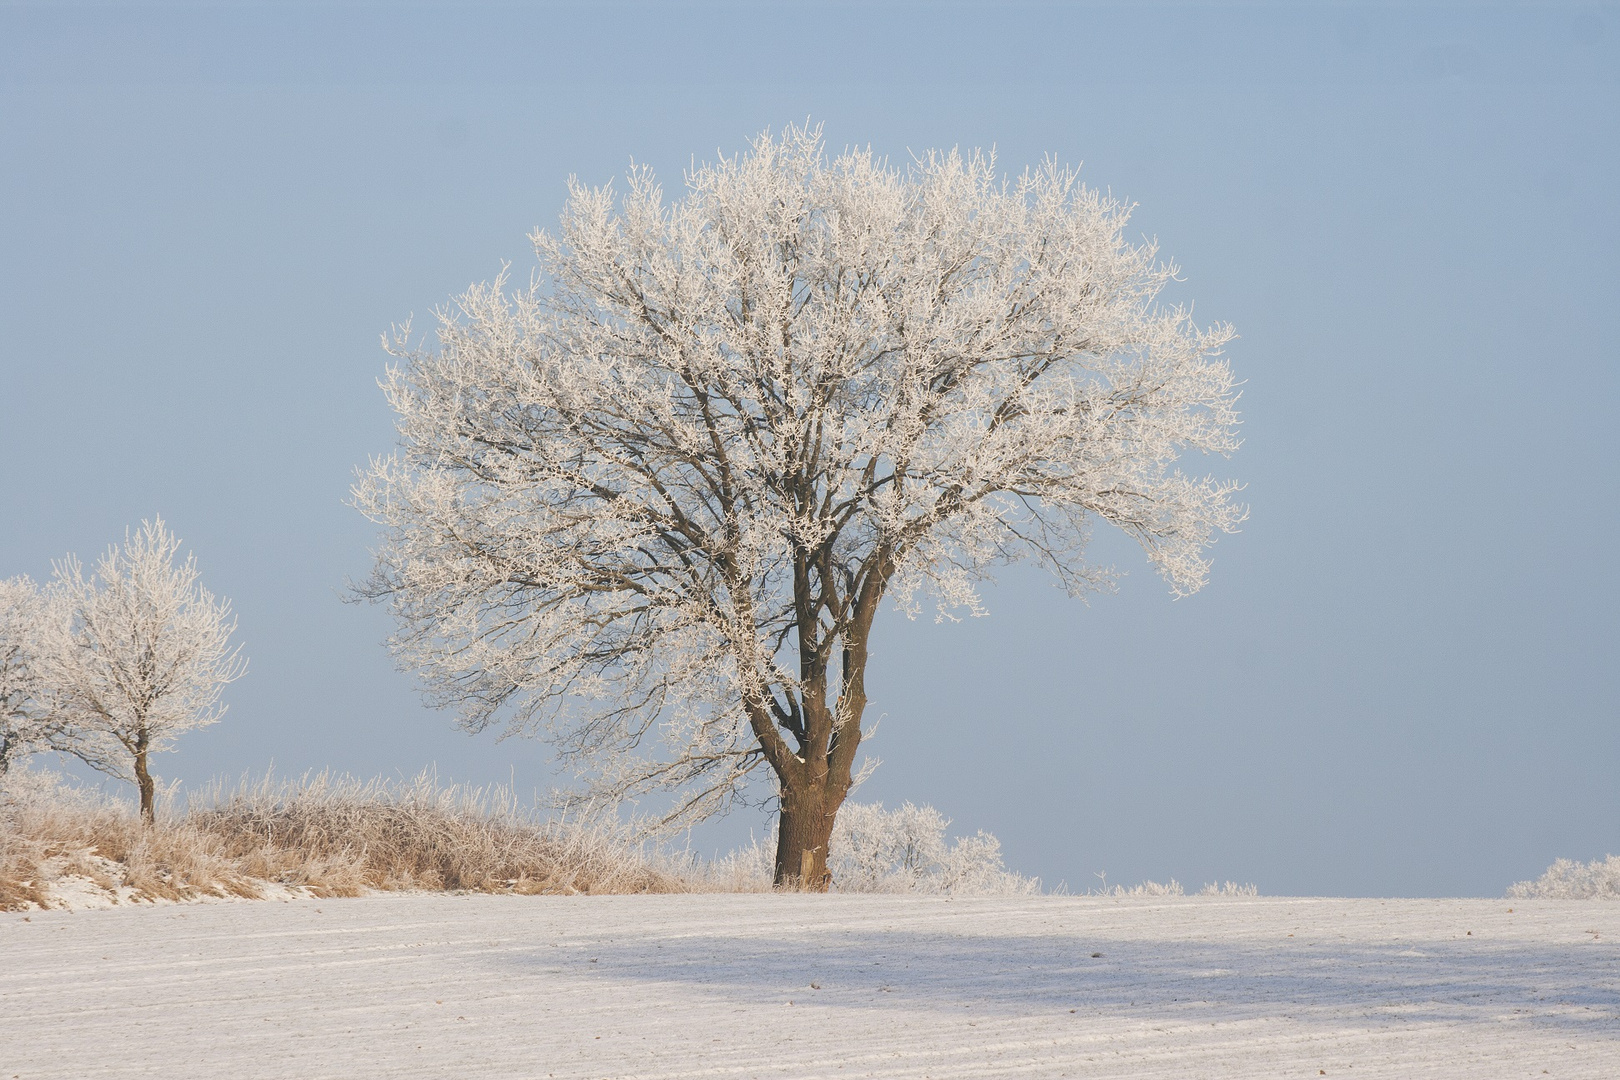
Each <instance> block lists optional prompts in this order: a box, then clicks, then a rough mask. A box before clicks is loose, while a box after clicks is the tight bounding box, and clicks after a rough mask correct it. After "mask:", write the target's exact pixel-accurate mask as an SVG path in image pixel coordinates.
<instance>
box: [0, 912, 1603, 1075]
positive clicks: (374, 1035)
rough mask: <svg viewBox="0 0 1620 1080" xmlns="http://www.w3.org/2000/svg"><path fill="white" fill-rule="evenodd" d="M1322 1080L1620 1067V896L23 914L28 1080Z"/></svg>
mask: <svg viewBox="0 0 1620 1080" xmlns="http://www.w3.org/2000/svg"><path fill="white" fill-rule="evenodd" d="M1509 908H1512V909H1513V910H1512V911H1511V912H1510V911H1509ZM1099 954H1100V955H1099ZM1323 1075H1326V1076H1339V1077H1400V1078H1410V1077H1422V1076H1435V1077H1441V1076H1444V1077H1469V1078H1485V1077H1519V1076H1523V1077H1539V1076H1543V1075H1547V1076H1553V1077H1593V1078H1604V1080H1612V1078H1615V1077H1620V904H1617V903H1615V902H1613V901H1601V900H1585V901H1553V900H1530V901H1526V900H1516V901H1515V900H1330V899H1274V898H1260V899H1254V898H1220V899H1176V900H1167V901H1166V900H1143V899H1102V898H1092V897H1021V898H1017V899H984V900H965V899H956V900H946V899H942V898H938V897H927V898H924V897H916V896H802V895H769V894H766V895H709V896H702V895H676V896H607V897H504V896H488V895H468V896H447V895H430V894H408V895H379V896H372V897H366V898H363V899H357V900H295V901H291V902H257V903H254V902H238V903H217V904H190V905H162V906H145V905H143V906H139V907H134V908H129V907H121V908H118V909H114V910H106V911H80V912H67V911H34V912H31V913H29V914H28V915H26V916H25V915H23V914H21V913H13V914H0V1080H6V1078H15V1080H43V1078H46V1077H64V1078H67V1077H71V1078H74V1080H77V1078H81V1077H92V1076H94V1077H101V1076H114V1077H117V1076H163V1077H166V1078H181V1077H207V1078H210V1080H217V1078H227V1077H229V1078H237V1077H277V1078H284V1077H297V1078H300V1080H307V1078H313V1077H345V1078H348V1077H392V1076H411V1077H525V1078H528V1077H548V1076H549V1077H611V1078H621V1077H754V1076H761V1077H854V1076H885V1077H997V1076H1039V1077H1060V1076H1076V1077H1079V1076H1096V1077H1103V1076H1106V1077H1150V1076H1151V1077H1177V1078H1187V1077H1232V1078H1240V1077H1241V1078H1243V1080H1253V1078H1258V1077H1319V1076H1323Z"/></svg>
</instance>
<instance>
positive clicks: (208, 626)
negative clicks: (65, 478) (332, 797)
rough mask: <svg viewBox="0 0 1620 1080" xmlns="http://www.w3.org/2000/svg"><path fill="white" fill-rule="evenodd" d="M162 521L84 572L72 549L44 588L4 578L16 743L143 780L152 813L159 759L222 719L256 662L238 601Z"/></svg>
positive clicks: (5, 656)
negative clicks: (232, 688)
mask: <svg viewBox="0 0 1620 1080" xmlns="http://www.w3.org/2000/svg"><path fill="white" fill-rule="evenodd" d="M179 550H180V541H179V540H178V539H177V538H176V537H175V536H174V535H173V534H171V533H170V532H169V531H168V529H167V527H166V526H165V525H164V524H163V520H162V519H161V518H158V519H157V520H156V521H148V522H142V523H141V527H140V529H138V530H136V531H134V532H132V533H129V534H127V535H126V536H125V539H124V545H123V547H121V548H120V547H117V546H113V547H110V548H108V549H107V551H106V553H105V554H103V555H102V556H101V558H100V559H98V560H97V561H96V565H95V569H94V572H93V573H91V574H88V575H87V574H86V573H85V568H84V566H83V565H82V564H81V563H80V562H79V560H78V559H77V558H76V557H74V556H72V555H69V556H67V557H66V558H64V559H62V560H61V561H60V562H57V563H55V564H54V566H53V571H54V573H53V575H52V579H51V582H50V583H49V584H48V585H47V586H46V587H45V588H44V589H43V590H36V589H35V588H34V586H33V584H32V583H31V582H29V581H28V580H27V579H26V578H17V579H12V580H10V581H7V582H4V583H0V585H3V589H0V677H4V678H5V679H6V680H7V683H6V685H5V686H4V687H3V689H4V690H5V691H6V697H5V699H4V702H5V704H6V709H7V712H6V715H5V718H4V723H5V724H6V725H7V727H6V729H5V734H6V737H7V738H8V740H15V742H16V743H17V745H18V747H19V748H20V749H21V750H22V751H23V752H28V751H32V750H44V749H50V750H58V751H62V752H64V753H70V754H73V755H75V756H76V757H78V758H80V759H81V760H82V761H84V762H85V763H86V764H88V765H90V766H92V767H93V768H96V769H99V770H101V771H102V772H105V773H107V774H109V775H111V776H116V777H119V778H121V779H125V780H130V781H132V782H134V783H135V784H136V786H137V788H138V789H139V791H140V797H141V813H142V815H143V816H144V817H145V818H146V819H147V820H148V821H150V820H151V819H152V816H153V797H154V781H153V778H152V776H151V773H150V771H149V769H148V758H149V755H150V754H153V753H158V752H160V751H163V750H167V749H170V748H171V747H172V746H173V743H174V739H175V737H176V736H178V735H179V734H181V733H182V732H185V731H189V730H191V729H193V728H198V727H203V726H206V725H208V724H212V723H214V722H215V721H217V720H218V719H219V718H220V717H221V716H222V715H224V712H225V705H224V703H223V701H222V700H221V695H222V692H223V690H224V687H225V685H226V684H228V683H230V682H233V681H235V680H236V679H238V678H240V677H241V676H242V675H243V674H244V672H245V671H246V669H247V661H246V660H245V659H244V658H243V657H242V655H241V650H240V648H239V647H238V646H233V645H232V644H231V643H230V636H231V634H232V632H233V631H234V630H235V629H236V620H235V619H234V618H233V617H232V616H231V612H230V603H229V601H226V600H223V599H218V598H216V597H215V596H214V594H213V593H211V592H209V591H208V590H207V589H205V588H203V587H202V585H201V583H200V581H199V577H200V575H199V572H198V570H197V563H196V559H195V557H193V556H190V555H188V556H187V557H186V558H185V560H184V561H183V562H180V563H176V562H175V556H176V555H177V554H178V552H179Z"/></svg>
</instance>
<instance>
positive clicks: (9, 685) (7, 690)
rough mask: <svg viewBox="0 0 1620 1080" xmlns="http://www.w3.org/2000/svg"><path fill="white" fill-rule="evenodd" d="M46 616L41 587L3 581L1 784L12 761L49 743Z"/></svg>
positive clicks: (23, 579) (0, 609)
mask: <svg viewBox="0 0 1620 1080" xmlns="http://www.w3.org/2000/svg"><path fill="white" fill-rule="evenodd" d="M44 613H45V605H44V603H43V601H42V598H41V596H40V592H39V586H37V585H35V584H34V583H33V582H32V581H30V580H29V579H28V578H26V577H14V578H5V579H3V580H0V779H3V778H4V777H5V774H6V772H7V771H8V770H9V769H10V767H11V763H12V762H13V761H15V760H16V759H18V758H20V757H22V756H24V755H26V754H29V753H32V752H33V751H34V750H38V749H41V748H42V747H43V746H44V745H45V743H46V735H47V723H48V718H49V714H48V711H47V707H46V704H45V686H44V684H43V683H42V681H41V665H40V658H39V647H40V643H41V639H42V638H43V636H44V622H43V620H44Z"/></svg>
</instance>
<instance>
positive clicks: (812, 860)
mask: <svg viewBox="0 0 1620 1080" xmlns="http://www.w3.org/2000/svg"><path fill="white" fill-rule="evenodd" d="M831 794H832V793H831V792H828V791H826V790H825V788H823V789H821V790H816V789H814V788H812V787H810V785H805V788H804V789H802V790H799V791H793V790H790V789H787V788H785V787H784V789H783V791H782V809H781V813H780V814H779V815H778V816H777V821H776V884H777V886H778V887H779V888H788V889H798V890H802V891H804V892H826V891H827V887H828V885H830V884H831V881H832V878H831V876H830V875H829V874H828V873H827V847H828V843H829V841H830V840H831V838H832V829H833V820H834V818H835V817H836V816H837V813H838V805H839V804H840V803H842V802H843V799H842V798H841V797H840V798H838V799H837V800H836V801H834V800H832V799H830V798H829V797H828V796H829V795H831Z"/></svg>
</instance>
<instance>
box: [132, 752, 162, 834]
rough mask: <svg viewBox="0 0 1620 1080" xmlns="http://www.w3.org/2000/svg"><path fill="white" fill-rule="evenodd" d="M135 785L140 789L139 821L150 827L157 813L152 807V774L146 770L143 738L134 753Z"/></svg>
mask: <svg viewBox="0 0 1620 1080" xmlns="http://www.w3.org/2000/svg"><path fill="white" fill-rule="evenodd" d="M135 784H136V786H137V787H139V788H140V789H141V820H142V821H143V822H145V823H146V824H147V825H151V824H152V823H153V822H154V821H156V820H157V813H156V811H155V809H154V808H153V806H152V791H153V788H154V787H155V785H154V784H153V783H152V774H151V773H150V772H148V771H147V769H146V739H145V738H144V737H143V738H142V739H141V741H140V743H139V748H138V749H137V750H136V751H135Z"/></svg>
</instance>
